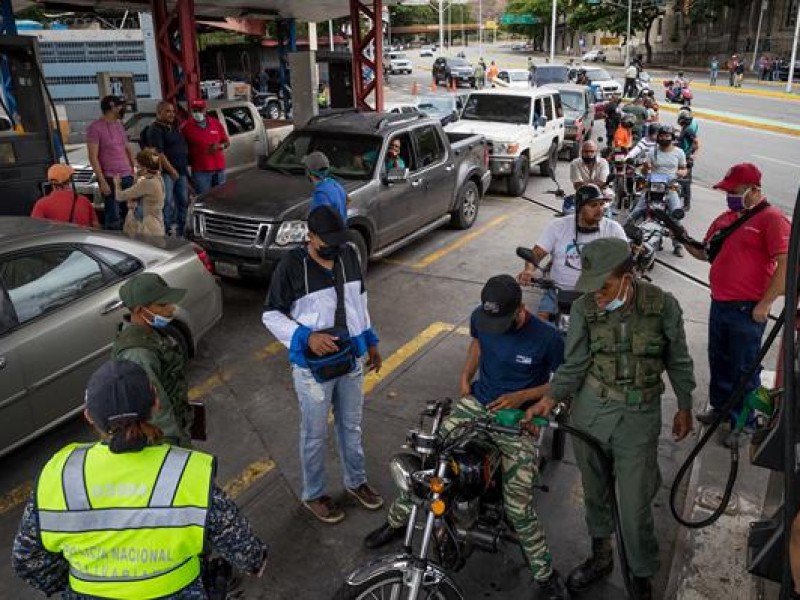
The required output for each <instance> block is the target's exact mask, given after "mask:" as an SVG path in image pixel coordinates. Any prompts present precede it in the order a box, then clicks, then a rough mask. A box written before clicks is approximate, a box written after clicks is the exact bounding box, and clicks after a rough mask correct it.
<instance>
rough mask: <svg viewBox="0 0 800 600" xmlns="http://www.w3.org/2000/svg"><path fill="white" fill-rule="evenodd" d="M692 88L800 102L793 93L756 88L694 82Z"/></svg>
mask: <svg viewBox="0 0 800 600" xmlns="http://www.w3.org/2000/svg"><path fill="white" fill-rule="evenodd" d="M691 87H693V88H697V89H698V90H707V91H709V92H719V93H722V94H742V95H745V96H763V97H765V98H778V99H780V100H800V96H799V95H797V94H792V93H791V92H788V93H787V92H778V91H773V90H759V89H754V88H732V87H729V86H721V85H709V84H707V83H698V82H696V81H692V83H691Z"/></svg>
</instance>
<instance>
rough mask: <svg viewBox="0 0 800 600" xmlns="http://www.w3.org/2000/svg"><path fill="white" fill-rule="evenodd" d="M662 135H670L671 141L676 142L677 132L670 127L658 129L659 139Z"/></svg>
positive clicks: (664, 126) (663, 126) (662, 126)
mask: <svg viewBox="0 0 800 600" xmlns="http://www.w3.org/2000/svg"><path fill="white" fill-rule="evenodd" d="M662 135H668V136H669V139H670V140H672V141H675V130H674V129H672V127H670V126H669V125H661V126H660V127H659V128H658V137H661V136H662Z"/></svg>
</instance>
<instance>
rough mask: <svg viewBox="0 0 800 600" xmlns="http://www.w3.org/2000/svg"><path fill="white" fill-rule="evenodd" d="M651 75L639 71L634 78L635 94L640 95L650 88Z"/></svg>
mask: <svg viewBox="0 0 800 600" xmlns="http://www.w3.org/2000/svg"><path fill="white" fill-rule="evenodd" d="M651 81H652V77H650V73H648V72H647V71H639V76H638V77H637V78H636V95H637V96H641V95H642V92H645V91H649V90H650V82H651Z"/></svg>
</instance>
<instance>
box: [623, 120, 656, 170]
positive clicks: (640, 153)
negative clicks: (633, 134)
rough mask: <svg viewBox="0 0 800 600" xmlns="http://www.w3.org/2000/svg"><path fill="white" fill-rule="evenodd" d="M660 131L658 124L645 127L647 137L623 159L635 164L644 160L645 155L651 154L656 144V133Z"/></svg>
mask: <svg viewBox="0 0 800 600" xmlns="http://www.w3.org/2000/svg"><path fill="white" fill-rule="evenodd" d="M660 129H661V125H659V124H658V123H650V124H649V125H648V126H647V135H645V136H644V137H643V138H642V139H640V140H639V142H638V143H637V144H636V145H635V146H634V147H633V149H632V150H631V151H630V152H628V156H626V157H625V158H626V159H627V160H629V161H633V162H636V161H638V160H641V159H644V158H645V157H647V155H648V154H649V153H650V152H652V151H653V150H654V149H655V147H656V144H657V138H658V131H659V130H660Z"/></svg>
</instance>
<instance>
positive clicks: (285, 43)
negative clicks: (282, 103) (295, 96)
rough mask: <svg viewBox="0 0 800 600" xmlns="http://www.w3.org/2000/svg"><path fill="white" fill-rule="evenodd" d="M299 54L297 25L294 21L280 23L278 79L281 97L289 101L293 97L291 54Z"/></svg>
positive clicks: (280, 21)
mask: <svg viewBox="0 0 800 600" xmlns="http://www.w3.org/2000/svg"><path fill="white" fill-rule="evenodd" d="M290 52H297V23H296V22H295V20H294V19H280V20H279V21H278V60H279V69H278V79H279V83H280V95H281V97H282V98H284V99H286V100H288V99H289V98H290V97H291V89H292V80H291V73H290V69H289V53H290Z"/></svg>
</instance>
